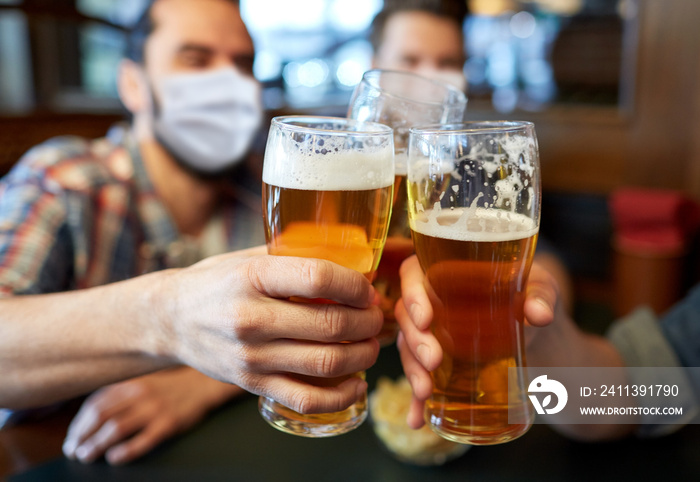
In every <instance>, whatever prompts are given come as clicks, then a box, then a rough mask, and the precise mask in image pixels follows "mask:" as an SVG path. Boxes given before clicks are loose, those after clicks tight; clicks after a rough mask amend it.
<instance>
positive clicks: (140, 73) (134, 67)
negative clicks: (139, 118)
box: [117, 59, 151, 114]
mask: <svg viewBox="0 0 700 482" xmlns="http://www.w3.org/2000/svg"><path fill="white" fill-rule="evenodd" d="M117 91H118V92H119V99H120V100H121V101H122V103H123V104H124V107H126V108H127V109H128V110H129V112H131V113H132V114H138V113H140V112H143V111H144V110H146V109H148V108H150V104H151V100H150V98H149V92H148V85H147V82H146V75H145V72H144V70H143V67H141V66H140V65H139V64H137V63H136V62H134V61H133V60H128V59H124V60H122V61H121V63H120V64H119V74H118V76H117Z"/></svg>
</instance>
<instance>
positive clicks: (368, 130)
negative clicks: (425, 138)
mask: <svg viewBox="0 0 700 482" xmlns="http://www.w3.org/2000/svg"><path fill="white" fill-rule="evenodd" d="M393 182H394V146H393V138H392V132H391V128H389V127H387V126H385V125H382V124H376V123H373V122H358V121H353V120H348V119H340V118H333V117H300V116H288V117H276V118H275V119H273V120H272V125H271V127H270V135H269V138H268V141H267V146H266V149H265V160H264V164H263V215H264V221H265V236H266V240H267V248H268V252H269V253H270V254H274V255H281V256H300V257H307V258H321V259H327V260H329V261H333V262H335V263H338V264H340V265H342V266H345V267H347V268H351V269H354V270H356V271H359V272H360V273H362V274H364V275H365V276H367V278H368V279H370V280H371V278H372V276H373V274H374V271H375V270H376V268H377V265H378V263H379V257H380V255H381V252H382V249H383V247H384V242H385V241H386V234H387V227H388V224H389V215H390V212H391V201H392V192H393ZM294 301H300V302H309V301H313V302H315V303H331V302H330V301H326V300H294ZM290 376H291V375H290ZM353 376H361V377H364V373H359V374H355V375H353ZM296 377H297V378H299V379H302V377H301V376H296ZM347 378H348V377H340V378H337V379H320V378H312V377H308V378H304V379H303V380H302V381H304V382H307V383H311V384H315V385H322V386H334V385H337V384H339V383H341V382H342V381H343V380H346V379H347ZM259 407H260V413H261V414H262V416H263V418H265V420H267V421H268V422H269V423H270V424H271V425H273V426H274V427H276V428H278V429H280V430H282V431H285V432H288V433H292V434H295V435H302V436H306V437H327V436H331V435H338V434H341V433H345V432H348V431H350V430H353V429H354V428H356V427H357V426H359V425H360V424H361V423H362V422H363V421H364V420H365V418H366V417H367V396H366V394H365V395H363V396H362V397H361V398H360V399H359V400H358V401H357V402H356V403H355V404H353V405H352V406H350V407H349V408H347V409H345V410H343V411H341V412H336V413H325V414H310V415H305V414H301V413H298V412H295V411H294V410H291V409H289V408H287V407H285V406H283V405H281V404H279V403H277V402H275V401H274V400H272V399H270V398H266V397H261V398H260V402H259Z"/></svg>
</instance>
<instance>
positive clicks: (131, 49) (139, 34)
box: [126, 0, 239, 63]
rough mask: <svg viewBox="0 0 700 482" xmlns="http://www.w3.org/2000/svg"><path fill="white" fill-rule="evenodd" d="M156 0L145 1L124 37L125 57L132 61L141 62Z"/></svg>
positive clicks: (231, 0) (237, 0) (152, 27)
mask: <svg viewBox="0 0 700 482" xmlns="http://www.w3.org/2000/svg"><path fill="white" fill-rule="evenodd" d="M156 1H158V0H149V1H148V2H147V3H146V7H145V8H144V10H143V13H142V14H141V16H140V17H139V18H138V20H137V21H136V23H134V25H133V26H132V27H131V28H130V29H129V33H128V35H127V38H126V57H127V58H128V59H131V60H133V61H134V62H138V63H143V48H144V45H145V44H146V40H147V39H148V37H149V36H150V35H151V33H152V32H153V29H154V28H155V24H154V23H153V16H152V15H151V13H152V12H151V10H152V9H153V5H154V4H155V3H156ZM226 1H228V2H231V3H233V4H234V5H238V4H239V0H226Z"/></svg>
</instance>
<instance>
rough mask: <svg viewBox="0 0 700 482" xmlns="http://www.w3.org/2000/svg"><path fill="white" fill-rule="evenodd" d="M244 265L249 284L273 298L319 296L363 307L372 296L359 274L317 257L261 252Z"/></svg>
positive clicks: (367, 284)
mask: <svg viewBox="0 0 700 482" xmlns="http://www.w3.org/2000/svg"><path fill="white" fill-rule="evenodd" d="M247 269H248V273H247V274H248V278H249V280H250V282H251V283H252V284H253V286H254V287H255V288H256V289H257V290H258V291H259V292H260V293H263V294H266V295H267V296H270V297H273V298H289V297H300V298H307V299H316V298H322V299H326V300H332V301H336V302H338V303H340V304H343V305H348V306H353V307H355V308H366V307H368V306H369V305H370V304H371V303H372V301H373V300H374V297H375V290H374V288H373V287H372V285H371V284H370V283H369V281H367V279H366V278H365V277H364V276H363V275H361V274H360V273H358V272H357V271H354V270H351V269H349V268H344V267H342V266H339V265H337V264H335V263H331V262H330V261H325V260H321V259H311V258H293V257H287V256H261V257H257V258H253V259H251V261H250V263H248V264H247Z"/></svg>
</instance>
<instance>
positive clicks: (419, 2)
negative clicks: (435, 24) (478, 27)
mask: <svg viewBox="0 0 700 482" xmlns="http://www.w3.org/2000/svg"><path fill="white" fill-rule="evenodd" d="M398 12H426V13H431V14H433V15H436V16H438V17H444V18H449V19H451V20H454V22H455V23H456V24H457V25H458V27H459V30H460V31H461V30H462V25H463V24H464V19H465V18H466V16H467V13H468V8H467V1H466V0H385V1H384V7H383V8H382V10H381V11H380V12H379V13H378V14H377V15H376V16H375V17H374V20H372V24H371V25H370V34H369V41H370V43H371V44H372V48H373V49H374V51H375V52H376V51H377V50H378V49H379V46H380V45H381V43H382V41H383V38H384V29H385V28H386V24H387V22H388V21H389V18H391V16H392V15H394V14H395V13H398Z"/></svg>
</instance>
